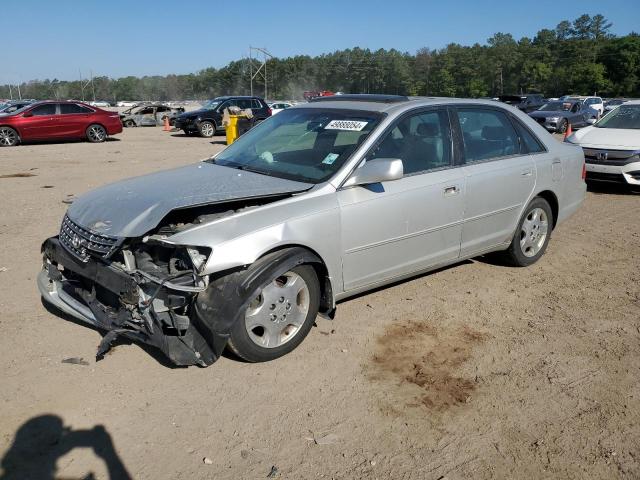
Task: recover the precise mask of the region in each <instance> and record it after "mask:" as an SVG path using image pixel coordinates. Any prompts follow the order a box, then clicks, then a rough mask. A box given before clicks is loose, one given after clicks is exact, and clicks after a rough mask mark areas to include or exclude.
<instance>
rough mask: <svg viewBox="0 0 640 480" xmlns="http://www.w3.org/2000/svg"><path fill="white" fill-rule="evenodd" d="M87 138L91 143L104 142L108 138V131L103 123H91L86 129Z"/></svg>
mask: <svg viewBox="0 0 640 480" xmlns="http://www.w3.org/2000/svg"><path fill="white" fill-rule="evenodd" d="M86 133H87V140H89V141H90V142H91V143H100V142H104V141H105V140H106V139H107V131H106V130H105V128H104V127H103V126H102V125H98V124H97V123H94V124H93V125H89V126H88V127H87V130H86Z"/></svg>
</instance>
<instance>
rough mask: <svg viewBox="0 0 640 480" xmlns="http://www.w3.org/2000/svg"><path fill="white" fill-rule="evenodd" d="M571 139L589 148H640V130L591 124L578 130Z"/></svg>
mask: <svg viewBox="0 0 640 480" xmlns="http://www.w3.org/2000/svg"><path fill="white" fill-rule="evenodd" d="M571 141H572V142H573V143H577V144H579V145H580V146H581V147H588V148H610V149H612V150H640V130H633V129H623V128H598V127H593V126H591V127H587V128H583V129H581V130H578V131H577V132H576V133H574V134H573V135H572V138H571Z"/></svg>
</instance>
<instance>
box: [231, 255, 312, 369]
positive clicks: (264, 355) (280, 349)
mask: <svg viewBox="0 0 640 480" xmlns="http://www.w3.org/2000/svg"><path fill="white" fill-rule="evenodd" d="M289 273H293V274H297V275H298V276H299V277H300V278H302V280H304V282H305V284H306V287H307V289H308V293H309V298H308V301H309V308H308V311H307V315H306V317H305V318H304V321H303V323H302V325H301V326H300V327H299V328H298V329H297V330H296V332H295V333H294V334H293V335H292V337H291V338H290V339H288V340H286V341H285V342H284V343H282V345H279V346H276V347H271V348H267V347H263V346H260V345H258V344H257V343H256V341H254V340H252V339H251V337H250V335H249V331H248V328H247V325H246V323H245V315H244V312H243V315H242V316H241V318H240V320H239V321H237V322H236V323H235V325H234V326H233V327H232V329H231V335H230V338H229V342H228V344H227V346H228V347H229V348H230V350H231V351H232V352H233V353H235V354H236V355H237V356H238V357H240V358H242V359H244V360H246V361H248V362H267V361H270V360H275V359H276V358H279V357H282V356H283V355H286V354H287V353H289V352H291V351H293V350H294V349H295V348H296V347H297V346H298V345H300V343H302V341H303V340H304V339H305V337H306V336H307V334H308V333H309V331H310V330H311V327H312V326H313V323H314V321H315V319H316V316H317V315H318V309H319V308H320V283H319V281H318V277H317V275H316V272H315V270H314V268H313V267H312V266H310V265H299V266H297V267H294V268H292V269H291V270H290V271H289V272H286V273H285V275H286V274H289ZM280 277H282V276H280ZM280 277H278V278H280ZM272 281H274V282H275V281H276V278H275V277H274V278H273V280H272ZM261 295H262V292H261ZM261 295H260V296H261ZM263 301H264V300H263ZM264 307H265V308H266V305H265V306H264ZM249 308H251V306H249V307H248V308H247V310H248V309H249ZM285 322H286V321H285ZM258 328H260V327H258ZM287 328H288V327H287ZM283 331H284V330H283Z"/></svg>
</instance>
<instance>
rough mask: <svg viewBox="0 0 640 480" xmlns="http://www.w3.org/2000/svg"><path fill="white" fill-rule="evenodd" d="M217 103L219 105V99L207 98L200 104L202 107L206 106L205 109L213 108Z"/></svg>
mask: <svg viewBox="0 0 640 480" xmlns="http://www.w3.org/2000/svg"><path fill="white" fill-rule="evenodd" d="M218 105H220V100H209V101H208V102H205V103H203V104H202V108H206V109H207V110H213V109H215V108H216V107H217V106H218Z"/></svg>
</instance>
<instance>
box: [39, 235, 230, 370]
mask: <svg viewBox="0 0 640 480" xmlns="http://www.w3.org/2000/svg"><path fill="white" fill-rule="evenodd" d="M42 252H43V255H44V265H43V270H42V271H41V272H40V274H39V275H38V288H39V290H40V293H41V294H42V297H43V299H44V300H45V301H46V302H47V303H49V304H51V305H53V306H55V307H57V308H58V309H59V310H61V311H63V312H64V313H66V314H68V315H70V316H72V317H73V318H75V319H77V320H80V321H83V322H85V323H88V324H90V325H92V326H94V327H96V328H98V329H100V330H104V331H107V334H106V335H105V336H104V339H103V341H102V343H101V344H100V346H99V348H98V354H97V359H100V358H101V357H102V356H103V355H104V354H105V353H106V352H107V351H108V350H109V348H110V346H111V344H112V343H113V341H114V340H115V339H116V338H117V337H119V336H123V337H126V338H129V339H131V340H134V341H136V342H142V343H145V344H148V345H152V346H154V347H157V348H159V349H160V350H162V352H164V354H165V355H166V356H167V357H168V358H169V360H170V361H171V362H172V363H173V364H175V365H178V366H186V365H199V366H203V367H204V366H208V365H211V364H212V363H213V362H215V361H216V360H217V359H218V358H219V356H220V354H221V353H222V350H223V349H224V347H225V345H226V343H227V338H228V335H220V334H218V333H216V332H214V331H212V330H211V328H210V326H209V325H207V324H206V323H205V322H203V321H201V320H199V319H198V318H197V316H196V315H192V314H191V310H192V304H193V302H194V301H195V297H196V295H197V293H194V292H189V291H180V290H178V289H177V288H172V287H170V286H167V285H165V284H164V282H162V281H161V282H153V281H152V280H150V279H149V278H148V276H144V275H140V274H138V273H132V274H129V273H127V272H125V271H123V270H121V269H119V268H117V267H115V266H112V265H111V264H109V263H107V262H102V261H101V260H97V259H94V258H93V257H91V258H89V259H87V260H85V261H82V260H81V259H79V258H77V256H75V255H73V254H72V253H70V252H69V250H68V249H67V248H65V247H64V246H63V245H62V244H61V242H60V240H59V238H58V237H52V238H49V239H48V240H46V241H45V242H44V244H43V245H42ZM166 283H168V284H169V285H172V284H171V283H170V282H166ZM173 285H174V287H176V283H173ZM205 338H207V339H209V341H207V340H205Z"/></svg>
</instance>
